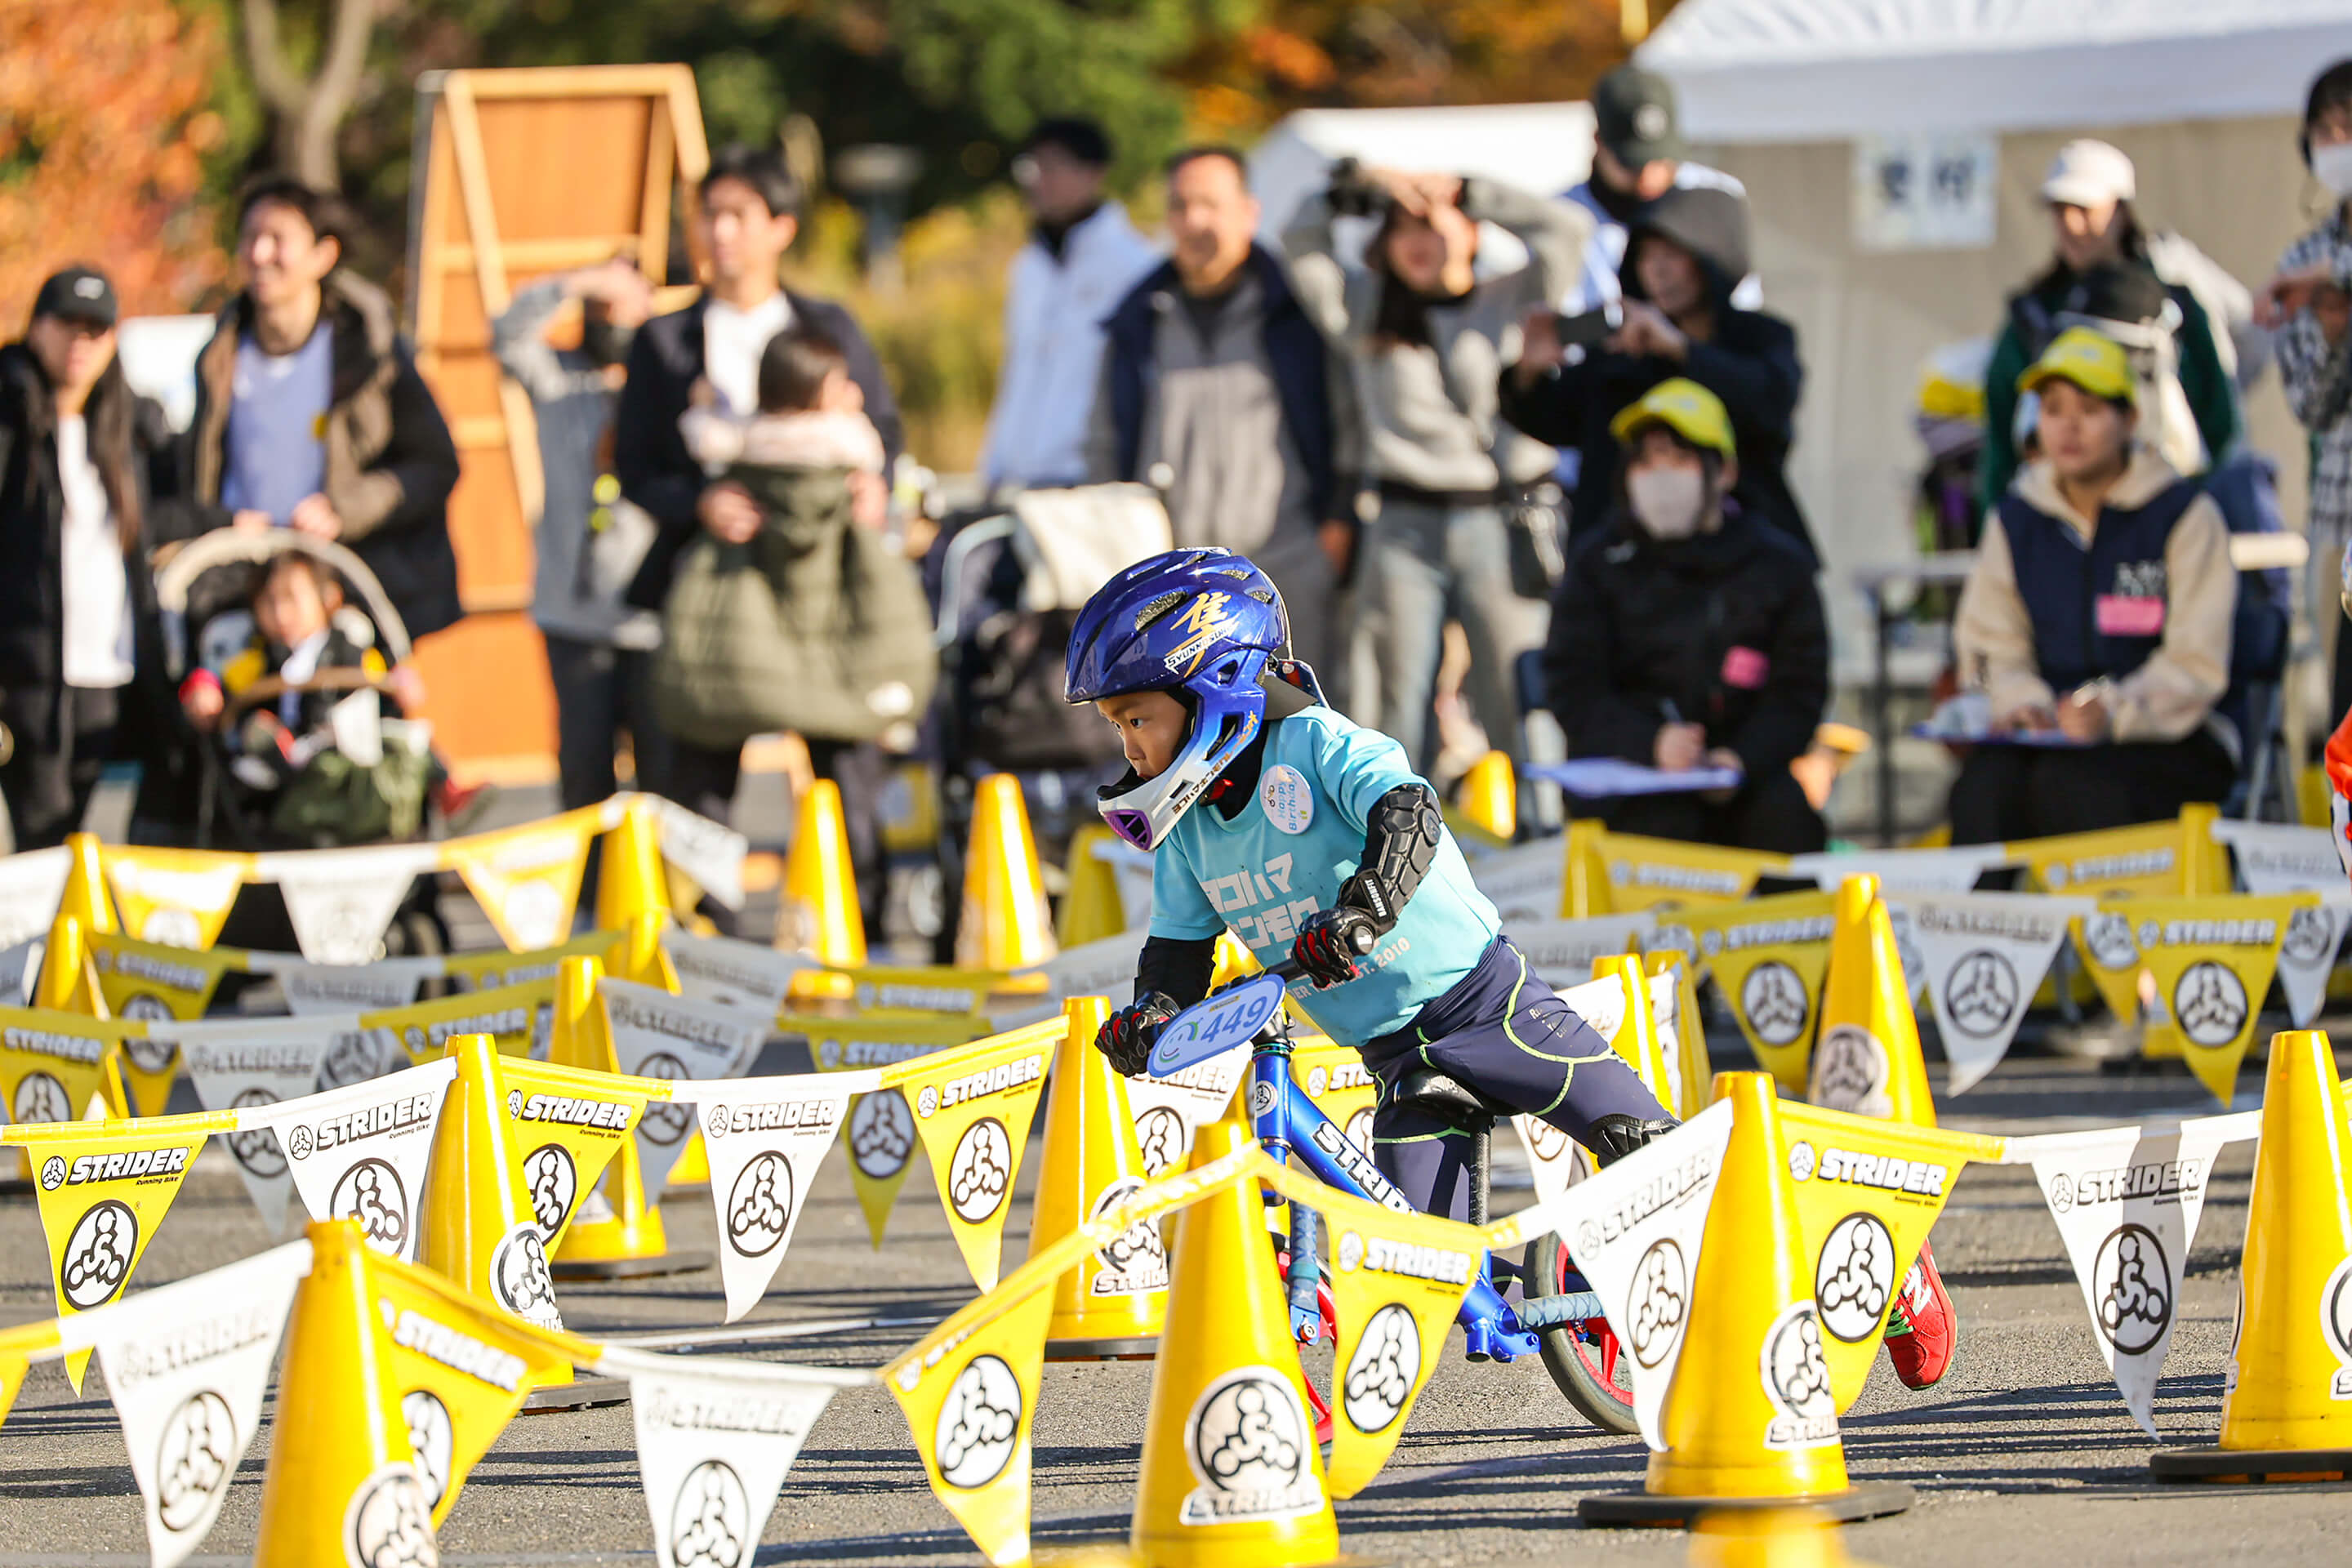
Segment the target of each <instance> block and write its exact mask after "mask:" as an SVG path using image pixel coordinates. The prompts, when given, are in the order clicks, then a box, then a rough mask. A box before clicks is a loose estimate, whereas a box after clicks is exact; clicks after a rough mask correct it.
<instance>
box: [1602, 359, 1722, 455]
mask: <svg viewBox="0 0 2352 1568" xmlns="http://www.w3.org/2000/svg"><path fill="white" fill-rule="evenodd" d="M1653 425H1663V426H1665V427H1666V428H1667V429H1669V430H1672V431H1673V432H1674V433H1675V435H1677V436H1680V437H1682V438H1683V439H1684V440H1685V441H1688V442H1689V443H1690V444H1691V445H1692V446H1694V447H1705V448H1706V449H1708V450H1711V451H1717V452H1720V453H1722V454H1723V455H1724V456H1725V457H1727V458H1729V457H1734V456H1737V453H1736V452H1735V450H1734V447H1733V444H1732V439H1731V416H1730V415H1728V414H1727V413H1725V412H1724V409H1723V399H1721V398H1719V397H1717V395H1715V394H1714V393H1712V392H1709V391H1708V390H1707V389H1706V387H1704V386H1701V385H1700V384H1698V383H1696V382H1695V381H1692V380H1691V379H1689V378H1688V377H1686V376H1680V375H1678V376H1675V378H1674V379H1672V380H1671V381H1662V382H1660V383H1658V384H1657V385H1655V386H1654V387H1652V388H1650V390H1649V391H1647V392H1645V393H1643V395H1641V397H1640V399H1639V400H1638V401H1635V402H1633V403H1629V404H1627V405H1625V406H1624V407H1623V408H1621V409H1619V410H1618V411H1617V417H1616V418H1614V419H1612V420H1611V421H1610V422H1609V434H1611V435H1612V436H1614V437H1617V444H1618V445H1619V446H1621V447H1622V446H1626V445H1629V444H1630V443H1631V442H1632V441H1633V437H1635V436H1638V435H1640V434H1641V433H1642V432H1643V431H1644V430H1646V429H1648V428H1649V427H1650V426H1653Z"/></svg>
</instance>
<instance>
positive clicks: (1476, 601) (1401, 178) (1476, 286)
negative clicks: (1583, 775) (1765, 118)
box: [1283, 160, 1592, 773]
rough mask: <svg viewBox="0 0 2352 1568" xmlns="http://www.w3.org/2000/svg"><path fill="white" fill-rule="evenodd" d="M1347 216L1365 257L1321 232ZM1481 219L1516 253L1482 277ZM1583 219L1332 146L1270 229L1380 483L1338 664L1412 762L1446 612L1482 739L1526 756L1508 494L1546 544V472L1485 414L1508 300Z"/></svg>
mask: <svg viewBox="0 0 2352 1568" xmlns="http://www.w3.org/2000/svg"><path fill="white" fill-rule="evenodd" d="M1341 216H1360V217H1371V218H1376V219H1377V220H1378V222H1379V227H1378V229H1377V230H1376V231H1375V232H1374V233H1373V235H1372V237H1371V238H1370V241H1369V242H1368V243H1367V244H1366V245H1365V247H1364V253H1363V261H1362V264H1361V265H1360V266H1358V265H1349V264H1347V263H1345V262H1343V261H1342V260H1341V258H1340V251H1339V247H1338V246H1337V245H1336V244H1335V242H1334V236H1333V220H1334V219H1335V218H1337V217H1341ZM1481 222H1488V223H1493V224H1495V225H1496V226H1498V227H1500V228H1503V229H1505V230H1507V232H1509V233H1510V234H1512V235H1514V236H1515V237H1517V238H1518V239H1519V241H1520V242H1521V243H1522V244H1524V245H1525V246H1526V247H1527V248H1528V264H1527V265H1526V266H1524V267H1520V268H1515V269H1513V270H1511V271H1508V272H1506V273H1502V274H1500V275H1497V276H1492V277H1486V278H1483V279H1482V278H1480V277H1479V276H1478V273H1477V259H1478V235H1479V228H1478V226H1479V224H1480V223H1481ZM1591 228H1592V224H1591V219H1590V218H1589V217H1588V216H1586V215H1585V214H1584V213H1583V212H1582V211H1581V210H1580V209H1579V208H1577V207H1575V206H1573V205H1570V204H1569V203H1567V202H1565V201H1558V200H1553V199H1550V198H1548V197H1544V196H1538V195H1531V194H1529V193H1528V192H1525V191H1519V190H1515V189H1513V188H1512V187H1511V186H1509V185H1506V184H1499V183H1497V182H1496V181H1493V180H1486V179H1475V178H1464V177H1462V176H1459V175H1454V174H1406V173H1402V172H1400V171H1397V170H1392V169H1360V168H1359V167H1357V166H1356V164H1355V163H1354V161H1353V160H1343V161H1342V162H1341V163H1339V164H1337V165H1335V166H1334V168H1333V170H1332V177H1331V184H1330V186H1329V188H1328V189H1327V190H1325V191H1323V192H1321V193H1319V194H1318V195H1312V196H1309V197H1308V198H1307V200H1306V201H1305V202H1304V203H1302V204H1301V205H1300V206H1299V208H1298V211H1297V214H1296V215H1295V216H1293V217H1292V219H1291V221H1290V225H1289V226H1288V228H1287V229H1286V231H1285V232H1284V235H1283V248H1284V249H1285V250H1286V252H1287V253H1288V255H1289V258H1290V269H1291V277H1292V279H1294V281H1295V284H1296V287H1297V291H1298V298H1299V302H1300V303H1301V304H1302V305H1304V306H1305V307H1306V309H1307V314H1308V315H1309V316H1311V317H1312V318H1314V320H1315V323H1316V325H1318V327H1320V328H1321V329H1322V330H1323V331H1324V333H1325V334H1326V335H1327V336H1328V337H1329V338H1330V339H1331V340H1332V341H1333V342H1336V343H1337V344H1339V347H1340V349H1341V350H1342V351H1343V352H1344V353H1346V355H1347V356H1348V360H1349V367H1350V369H1351V371H1352V372H1353V374H1354V377H1355V381H1356V385H1357V388H1358V395H1359V397H1360V401H1361V403H1362V405H1363V411H1364V428H1365V442H1364V445H1365V451H1366V455H1367V467H1368V468H1369V472H1368V474H1367V476H1366V478H1367V479H1369V480H1370V483H1371V484H1372V485H1373V486H1375V487H1376V488H1377V489H1378V492H1379V505H1378V508H1377V510H1376V511H1374V512H1373V515H1371V516H1370V519H1369V521H1366V523H1365V524H1364V530H1363V539H1362V543H1361V557H1360V565H1359V571H1360V579H1359V581H1358V584H1357V601H1356V602H1357V610H1358V614H1357V616H1356V618H1355V623H1354V626H1353V628H1352V631H1353V636H1354V638H1355V643H1356V650H1355V653H1354V656H1353V659H1352V663H1353V666H1354V668H1356V669H1357V670H1358V671H1359V672H1365V671H1370V672H1376V673H1377V691H1376V693H1375V692H1367V691H1365V690H1363V689H1360V684H1359V688H1358V689H1355V690H1354V691H1353V692H1352V694H1351V707H1352V708H1353V710H1355V711H1356V712H1357V713H1358V714H1359V715H1360V716H1362V717H1363V718H1364V720H1365V721H1367V722H1371V723H1375V724H1377V725H1378V727H1379V728H1381V729H1382V730H1384V731H1387V732H1388V733H1389V734H1391V735H1392V736H1394V737H1396V739H1397V741H1398V742H1400V743H1402V745H1403V747H1404V749H1405V754H1406V755H1407V756H1408V757H1411V758H1412V759H1413V760H1414V763H1415V765H1416V766H1417V767H1419V768H1420V769H1421V770H1422V771H1423V772H1424V773H1426V772H1428V771H1429V770H1430V768H1431V767H1432V765H1433V763H1434V761H1435V759H1434V756H1433V752H1435V750H1436V744H1435V737H1434V734H1433V726H1432V725H1431V724H1430V722H1429V716H1430V699H1431V696H1432V694H1433V691H1434V689H1435V687H1436V684H1437V662H1438V655H1439V652H1440V648H1441V644H1442V639H1443V637H1444V629H1445V623H1446V622H1447V621H1448V620H1449V619H1452V620H1458V621H1460V622H1461V623H1462V629H1463V631H1464V632H1465V634H1467V636H1468V637H1469V640H1470V675H1469V679H1468V683H1467V695H1468V696H1469V698H1470V702H1471V707H1472V709H1473V710H1474V711H1475V713H1476V714H1477V717H1478V721H1479V723H1480V724H1482V725H1483V726H1485V728H1486V735H1487V739H1488V742H1489V743H1491V744H1492V745H1494V746H1495V747H1496V748H1497V749H1499V750H1501V751H1504V752H1508V753H1509V754H1510V757H1511V760H1512V762H1513V763H1514V764H1517V765H1519V766H1521V767H1524V765H1525V763H1526V762H1527V758H1526V755H1525V750H1526V748H1525V747H1524V745H1523V744H1522V743H1521V738H1520V728H1519V721H1518V719H1519V715H1518V703H1517V694H1516V692H1515V691H1514V689H1513V685H1512V667H1513V665H1514V664H1515V663H1516V662H1517V659H1518V657H1519V656H1520V655H1521V654H1523V653H1525V652H1527V651H1528V649H1530V648H1534V647H1541V646H1542V644H1543V640H1544V628H1545V623H1546V619H1547V614H1546V605H1545V603H1544V601H1543V600H1542V599H1539V598H1528V597H1523V596H1521V595H1519V594H1518V593H1517V592H1516V591H1515V588H1514V584H1513V582H1512V574H1511V568H1510V557H1511V542H1510V539H1509V533H1508V529H1509V522H1508V521H1507V518H1506V515H1505V508H1506V507H1507V506H1522V505H1525V506H1527V507H1528V508H1529V511H1530V518H1529V521H1534V522H1535V523H1536V524H1537V526H1539V527H1549V528H1550V529H1551V530H1552V531H1553V537H1552V541H1551V542H1552V545H1553V548H1554V549H1555V551H1556V550H1557V549H1558V547H1559V527H1560V519H1559V511H1558V509H1557V500H1558V498H1559V487H1558V486H1557V485H1556V484H1553V483H1552V482H1551V479H1550V475H1551V471H1552V468H1553V464H1554V461H1555V458H1554V454H1553V452H1552V450H1551V448H1550V447H1546V446H1544V445H1542V444H1541V443H1540V442H1537V441H1533V440H1530V439H1528V437H1525V436H1522V435H1520V434H1519V433H1518V432H1517V431H1516V430H1514V429H1512V428H1511V427H1510V426H1507V425H1505V424H1503V423H1502V422H1501V421H1500V420H1499V419H1498V418H1497V416H1496V401H1497V395H1496V381H1497V379H1498V373H1499V372H1500V370H1501V368H1502V366H1503V363H1504V362H1505V361H1506V359H1507V358H1515V357H1517V343H1518V338H1519V325H1518V323H1519V317H1520V315H1521V314H1522V313H1523V312H1524V311H1525V310H1528V307H1530V306H1534V305H1541V304H1545V303H1548V302H1549V301H1550V300H1555V299H1558V298H1559V295H1560V294H1561V292H1562V291H1563V290H1564V289H1566V288H1567V287H1568V286H1569V284H1570V281H1571V280H1572V279H1574V277H1575V275H1576V268H1577V258H1578V257H1579V255H1580V253H1581V252H1582V250H1583V248H1584V243H1585V240H1586V238H1587V237H1589V236H1590V234H1591ZM1545 492H1548V493H1549V498H1550V500H1551V502H1552V505H1551V506H1550V508H1549V511H1548V512H1547V510H1546V508H1545V503H1544V499H1543V498H1544V494H1545ZM1367 510H1370V509H1367Z"/></svg>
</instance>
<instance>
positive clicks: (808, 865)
mask: <svg viewBox="0 0 2352 1568" xmlns="http://www.w3.org/2000/svg"><path fill="white" fill-rule="evenodd" d="M776 945H777V946H778V947H780V948H783V949H785V950H786V951H788V952H805V953H807V954H808V955H809V956H810V957H811V958H814V959H815V960H816V961H817V962H819V963H830V964H833V965H834V966H835V967H836V968H843V969H855V968H856V967H858V966H859V965H860V964H863V963H865V962H866V917H865V916H864V915H863V914H862V913H861V912H859V910H858V904H857V873H856V871H855V870H853V869H852V868H851V867H850V864H849V827H848V825H847V823H846V822H845V820H844V819H843V817H842V815H841V786H840V785H839V784H835V783H834V782H833V781H832V780H831V779H819V780H817V781H816V782H815V783H814V784H811V785H809V788H808V793H807V794H806V795H802V796H801V804H800V812H799V817H798V820H797V822H796V823H795V824H794V826H793V847H792V852H791V853H790V854H788V855H786V856H785V857H784V886H783V893H782V909H781V910H779V911H778V912H777V916H776Z"/></svg>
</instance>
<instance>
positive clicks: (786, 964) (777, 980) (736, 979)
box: [661, 818, 817, 1018]
mask: <svg viewBox="0 0 2352 1568" xmlns="http://www.w3.org/2000/svg"><path fill="white" fill-rule="evenodd" d="M697 820H700V819H699V818H697ZM661 944H662V951H663V952H667V953H668V954H669V962H670V965H671V967H672V968H674V969H676V970H677V983H678V984H679V986H680V987H682V988H683V989H684V991H685V993H686V994H688V996H693V997H697V998H698V999H700V1000H702V1001H705V1002H718V1003H721V1004H723V1005H727V1006H730V1007H743V1008H750V1009H751V1010H753V1011H760V1012H765V1013H766V1014H767V1015H768V1016H770V1017H771V1018H772V1017H774V1016H776V1013H777V1011H778V1009H780V1008H782V1006H783V1005H784V993H785V992H787V991H789V990H791V989H792V984H793V975H795V974H798V973H800V972H801V971H803V970H804V969H814V968H816V967H817V965H816V963H814V961H813V960H811V959H808V958H804V957H803V956H802V955H801V954H799V953H797V952H779V951H777V950H776V949H775V948H772V947H766V946H762V945H761V943H759V942H738V941H737V940H736V939H735V938H733V937H731V936H696V935H695V934H694V933H693V932H691V931H680V930H678V929H677V927H675V926H672V927H671V928H670V929H669V930H667V931H664V932H662V937H661Z"/></svg>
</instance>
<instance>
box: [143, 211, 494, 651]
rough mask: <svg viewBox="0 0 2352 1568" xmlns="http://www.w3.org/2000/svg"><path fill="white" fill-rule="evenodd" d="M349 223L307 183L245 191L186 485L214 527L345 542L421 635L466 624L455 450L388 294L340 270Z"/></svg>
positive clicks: (201, 363) (200, 364)
mask: <svg viewBox="0 0 2352 1568" xmlns="http://www.w3.org/2000/svg"><path fill="white" fill-rule="evenodd" d="M348 222H349V220H348V217H347V216H346V215H345V213H344V211H343V207H342V204H341V201H340V200H339V199H337V198H336V197H334V196H332V195H327V194H326V193H323V192H320V191H314V190H312V189H310V187H309V186H307V185H304V184H300V183H299V182H297V181H294V180H290V179H283V178H270V179H265V180H262V181H261V182H259V183H258V184H254V185H251V186H248V187H247V190H246V193H245V197H244V201H243V203H242V205H240V207H239V209H238V216H237V236H238V238H237V263H238V268H239V270H240V271H241V273H242V274H243V279H244V289H243V290H242V291H241V292H239V293H238V295H237V296H236V298H235V299H234V300H230V301H229V303H228V306H227V308H226V310H222V312H221V314H220V324H219V327H218V329H217V330H216V331H215V332H214V334H213V340H212V342H210V343H208V344H206V345H205V351H204V353H202V354H201V355H199V356H198V358H197V360H196V412H195V419H194V423H193V424H192V425H191V426H189V430H188V451H189V462H190V464H191V475H190V479H189V485H188V490H189V494H190V497H191V499H192V500H194V502H195V503H196V504H197V505H198V506H200V507H203V508H205V509H206V510H205V515H204V516H203V517H202V518H201V519H200V521H202V522H204V523H205V524H206V525H208V526H212V527H219V526H222V525H224V524H232V523H233V524H234V525H235V526H236V527H237V528H241V529H248V530H257V529H266V528H273V527H275V528H289V527H290V528H294V529H298V530H299V531H302V532H304V533H308V534H310V535H312V536H314V537H316V538H320V539H326V540H332V541H334V542H338V543H341V544H343V545H345V546H347V547H348V548H350V549H351V550H352V552H355V553H356V554H357V555H358V556H359V558H360V559H361V561H362V562H363V563H366V565H367V568H368V570H369V571H370V572H372V573H373V574H375V577H376V580H377V581H378V582H379V583H381V584H383V591H384V593H385V594H386V595H388V596H389V597H390V598H391V600H392V605H393V608H394V610H396V611H397V612H399V615H400V618H401V621H402V622H403V624H404V626H406V628H407V631H408V635H409V636H410V637H412V638H414V637H425V636H426V635H428V634H430V633H433V632H437V631H439V630H441V629H442V628H443V627H445V626H451V625H454V624H455V623H456V622H457V618H458V617H459V616H462V615H464V614H465V609H464V606H463V605H460V604H459V603H458V600H457V555H456V553H455V552H453V551H452V550H451V549H450V547H449V520H448V512H447V507H448V501H449V492H450V490H451V489H455V488H456V486H457V447H456V445H455V444H454V443H452V441H451V440H450V438H449V426H448V424H447V423H446V421H445V420H444V419H443V418H442V416H441V409H440V405H437V404H436V403H435V402H434V400H433V393H432V390H431V389H430V388H429V387H427V386H426V385H425V378H424V377H423V376H421V375H419V374H417V373H416V363H415V360H413V359H412V358H411V357H410V356H409V351H408V348H407V346H406V345H405V344H404V342H401V339H400V336H399V331H398V327H397V324H396V322H395V320H394V310H393V305H392V301H391V300H390V299H388V298H386V297H385V295H384V293H383V290H382V289H378V288H376V287H375V286H374V285H373V284H372V283H369V282H366V281H364V280H363V279H360V278H357V277H355V276H353V275H352V272H351V270H350V269H349V268H346V267H344V266H343V265H342V264H341V263H342V260H343V247H344V242H345V239H346V237H347V234H348Z"/></svg>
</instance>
